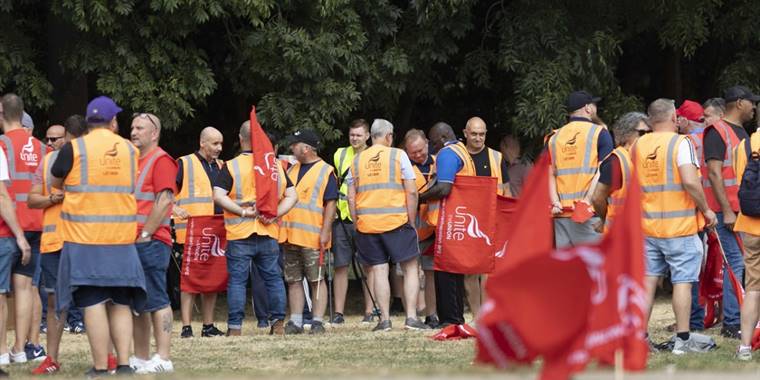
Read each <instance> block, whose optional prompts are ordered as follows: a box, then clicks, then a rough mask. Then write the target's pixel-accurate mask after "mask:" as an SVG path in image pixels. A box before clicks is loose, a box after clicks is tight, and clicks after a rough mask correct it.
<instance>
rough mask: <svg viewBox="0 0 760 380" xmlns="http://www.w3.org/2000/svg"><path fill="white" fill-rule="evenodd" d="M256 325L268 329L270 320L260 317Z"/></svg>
mask: <svg viewBox="0 0 760 380" xmlns="http://www.w3.org/2000/svg"><path fill="white" fill-rule="evenodd" d="M256 327H258V328H260V329H268V328H269V321H267V320H266V319H259V323H257V324H256Z"/></svg>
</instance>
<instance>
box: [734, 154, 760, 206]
mask: <svg viewBox="0 0 760 380" xmlns="http://www.w3.org/2000/svg"><path fill="white" fill-rule="evenodd" d="M744 150H745V152H746V153H747V166H746V167H745V168H744V175H743V176H742V183H741V185H739V210H740V211H741V212H742V214H744V215H746V216H754V217H760V155H758V153H755V152H752V149H751V148H750V139H746V140H744Z"/></svg>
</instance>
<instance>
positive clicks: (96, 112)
mask: <svg viewBox="0 0 760 380" xmlns="http://www.w3.org/2000/svg"><path fill="white" fill-rule="evenodd" d="M121 111H122V109H121V108H119V106H117V105H116V102H114V101H113V99H111V98H109V97H107V96H98V97H97V98H95V99H92V100H91V101H90V103H89V104H88V105H87V117H86V119H87V124H98V123H108V122H110V121H111V120H113V118H114V117H116V115H118V114H119V112H121Z"/></svg>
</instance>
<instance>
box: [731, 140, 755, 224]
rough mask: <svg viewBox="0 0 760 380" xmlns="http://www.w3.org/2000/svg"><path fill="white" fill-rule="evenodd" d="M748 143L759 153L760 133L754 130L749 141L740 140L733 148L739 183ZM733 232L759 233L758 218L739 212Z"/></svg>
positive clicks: (744, 166) (746, 160) (753, 150)
mask: <svg viewBox="0 0 760 380" xmlns="http://www.w3.org/2000/svg"><path fill="white" fill-rule="evenodd" d="M747 143H749V144H750V147H749V148H750V149H749V150H750V152H753V153H758V154H760V133H758V132H755V133H753V134H752V136H750V138H749V141H747V140H746V139H744V140H742V141H741V142H740V143H739V145H737V146H736V148H735V150H734V158H735V159H734V173H736V175H737V177H738V179H739V184H741V183H742V177H743V176H744V169H745V168H746V167H747V162H748V160H749V157H747V146H746V144H747ZM734 232H744V233H748V234H752V235H755V236H758V235H760V218H758V217H752V216H747V215H744V214H742V213H741V210H739V214H738V215H737V216H736V224H734Z"/></svg>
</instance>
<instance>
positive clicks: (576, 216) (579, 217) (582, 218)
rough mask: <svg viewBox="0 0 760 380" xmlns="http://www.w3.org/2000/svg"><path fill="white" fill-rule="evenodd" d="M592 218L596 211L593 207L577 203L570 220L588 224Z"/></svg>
mask: <svg viewBox="0 0 760 380" xmlns="http://www.w3.org/2000/svg"><path fill="white" fill-rule="evenodd" d="M592 216H594V209H593V208H592V207H591V205H590V204H588V203H586V202H584V201H577V202H575V204H574V207H573V215H572V216H571V217H570V219H572V220H573V222H575V223H586V221H587V220H589V219H591V217H592Z"/></svg>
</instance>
